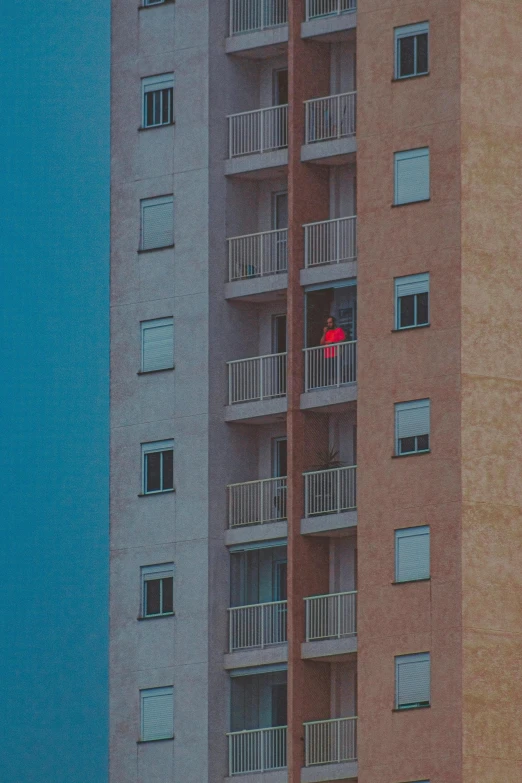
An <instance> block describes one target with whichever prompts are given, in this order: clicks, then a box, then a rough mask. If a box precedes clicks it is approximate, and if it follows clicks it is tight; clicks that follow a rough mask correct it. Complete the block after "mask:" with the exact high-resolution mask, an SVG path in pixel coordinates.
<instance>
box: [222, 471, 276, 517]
mask: <svg viewBox="0 0 522 783" xmlns="http://www.w3.org/2000/svg"><path fill="white" fill-rule="evenodd" d="M227 489H228V526H229V528H230V529H233V528H237V527H244V526H245V525H264V524H267V523H270V522H283V521H286V476H281V477H279V478H270V479H261V480H260V481H244V482H242V483H240V484H229V485H228V487H227Z"/></svg>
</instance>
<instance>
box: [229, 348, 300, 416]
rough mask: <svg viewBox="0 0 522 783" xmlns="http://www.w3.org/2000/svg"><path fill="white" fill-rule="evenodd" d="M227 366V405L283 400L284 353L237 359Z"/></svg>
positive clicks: (284, 381)
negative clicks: (275, 399) (276, 398)
mask: <svg viewBox="0 0 522 783" xmlns="http://www.w3.org/2000/svg"><path fill="white" fill-rule="evenodd" d="M227 364H228V404H229V405H235V404H236V403H240V402H255V401H256V400H266V399H273V398H274V397H284V396H285V394H286V353H273V354H267V355H266V356H255V357H253V358H252V359H236V360H235V361H232V362H227Z"/></svg>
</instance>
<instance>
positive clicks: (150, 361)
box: [141, 318, 174, 372]
mask: <svg viewBox="0 0 522 783" xmlns="http://www.w3.org/2000/svg"><path fill="white" fill-rule="evenodd" d="M173 365H174V319H173V318H157V319H156V320H154V321H142V324H141V371H142V372H153V371H154V370H167V369H169V368H171V367H173Z"/></svg>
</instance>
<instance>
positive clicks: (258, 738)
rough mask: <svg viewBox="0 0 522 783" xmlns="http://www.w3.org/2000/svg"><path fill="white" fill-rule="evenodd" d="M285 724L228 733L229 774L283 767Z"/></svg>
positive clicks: (284, 764)
mask: <svg viewBox="0 0 522 783" xmlns="http://www.w3.org/2000/svg"><path fill="white" fill-rule="evenodd" d="M286 729H287V727H286V726H274V727H272V728H267V729H251V730H247V731H234V732H230V733H229V734H228V735H227V736H228V764H229V775H230V776H232V775H246V774H250V773H253V772H270V771H271V770H277V769H284V768H285V767H286Z"/></svg>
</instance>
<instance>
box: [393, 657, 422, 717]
mask: <svg viewBox="0 0 522 783" xmlns="http://www.w3.org/2000/svg"><path fill="white" fill-rule="evenodd" d="M429 704H430V654H429V653H416V654H414V655H398V656H397V657H396V658H395V708H396V709H398V710H407V709H413V708H415V707H428V706H429Z"/></svg>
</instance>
